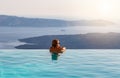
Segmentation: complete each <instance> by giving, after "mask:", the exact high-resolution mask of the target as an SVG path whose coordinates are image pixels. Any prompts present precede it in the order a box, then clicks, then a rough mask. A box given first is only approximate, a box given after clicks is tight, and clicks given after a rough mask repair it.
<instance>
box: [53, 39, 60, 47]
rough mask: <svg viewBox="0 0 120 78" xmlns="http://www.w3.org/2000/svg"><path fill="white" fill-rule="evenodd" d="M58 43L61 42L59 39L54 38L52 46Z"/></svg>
mask: <svg viewBox="0 0 120 78" xmlns="http://www.w3.org/2000/svg"><path fill="white" fill-rule="evenodd" d="M57 44H59V40H58V39H54V40H52V47H56V46H57Z"/></svg>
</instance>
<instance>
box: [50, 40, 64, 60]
mask: <svg viewBox="0 0 120 78" xmlns="http://www.w3.org/2000/svg"><path fill="white" fill-rule="evenodd" d="M49 50H50V53H51V54H52V60H57V59H58V56H60V53H63V52H64V51H65V50H66V48H65V47H62V46H60V41H59V40H58V39H54V40H53V41H52V46H51V47H50V49H49Z"/></svg>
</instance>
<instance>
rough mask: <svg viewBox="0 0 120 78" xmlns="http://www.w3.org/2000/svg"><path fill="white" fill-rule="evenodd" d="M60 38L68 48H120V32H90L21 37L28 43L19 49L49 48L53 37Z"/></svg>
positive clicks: (18, 47) (22, 40)
mask: <svg viewBox="0 0 120 78" xmlns="http://www.w3.org/2000/svg"><path fill="white" fill-rule="evenodd" d="M55 38H58V39H60V41H61V45H63V46H65V47H66V48H67V49H120V33H88V34H76V35H46V36H39V37H32V38H26V39H20V40H19V41H21V42H25V43H27V44H24V45H20V46H16V47H15V48H17V49H48V48H49V47H50V45H51V41H52V39H55Z"/></svg>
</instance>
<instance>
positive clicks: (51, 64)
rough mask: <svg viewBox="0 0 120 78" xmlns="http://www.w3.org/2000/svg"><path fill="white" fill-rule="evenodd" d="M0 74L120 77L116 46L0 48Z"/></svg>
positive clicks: (12, 77)
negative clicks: (54, 50)
mask: <svg viewBox="0 0 120 78" xmlns="http://www.w3.org/2000/svg"><path fill="white" fill-rule="evenodd" d="M0 78H120V50H112V49H111V50H89V49H88V50H67V51H66V52H65V53H63V54H61V55H60V56H59V57H58V59H57V60H52V59H51V54H50V53H49V51H48V50H0Z"/></svg>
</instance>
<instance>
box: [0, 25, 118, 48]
mask: <svg viewBox="0 0 120 78" xmlns="http://www.w3.org/2000/svg"><path fill="white" fill-rule="evenodd" d="M96 32H99V33H108V32H117V33H120V27H119V26H73V27H72V26H71V27H0V49H13V48H14V47H15V46H18V45H22V44H25V43H21V42H19V41H18V39H23V38H29V37H36V36H43V35H71V34H85V33H96Z"/></svg>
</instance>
